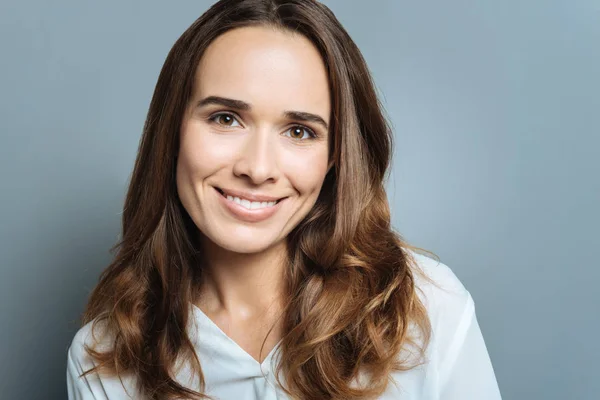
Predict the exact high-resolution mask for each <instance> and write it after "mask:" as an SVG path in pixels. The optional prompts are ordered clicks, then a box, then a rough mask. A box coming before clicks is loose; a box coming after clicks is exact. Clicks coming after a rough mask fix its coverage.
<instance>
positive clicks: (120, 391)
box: [67, 320, 142, 400]
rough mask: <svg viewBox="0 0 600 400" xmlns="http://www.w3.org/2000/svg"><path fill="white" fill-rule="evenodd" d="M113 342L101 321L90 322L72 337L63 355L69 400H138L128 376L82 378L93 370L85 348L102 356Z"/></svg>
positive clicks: (90, 376)
mask: <svg viewBox="0 0 600 400" xmlns="http://www.w3.org/2000/svg"><path fill="white" fill-rule="evenodd" d="M113 340H114V335H112V334H110V332H109V331H108V329H107V328H106V324H105V323H104V321H101V320H93V321H90V322H88V323H86V324H85V325H84V326H82V327H81V328H80V329H79V330H78V331H77V332H76V333H75V335H74V337H73V340H72V341H71V345H70V346H69V350H68V352H67V390H68V398H69V399H74V400H80V399H81V400H83V399H86V400H87V399H96V398H118V399H141V398H142V396H140V394H139V392H138V391H137V390H138V389H137V387H136V385H135V380H134V379H133V378H132V377H131V376H130V375H128V374H124V375H122V376H121V377H117V376H113V375H109V374H105V373H103V372H100V371H98V370H95V371H93V372H91V373H89V374H87V375H85V376H82V374H83V373H84V372H86V371H89V370H90V369H92V368H94V367H96V366H97V363H96V362H95V360H94V359H93V357H92V356H91V355H90V354H89V353H88V352H87V350H86V347H87V348H91V349H93V350H96V351H99V352H105V351H107V350H110V349H111V347H112V346H113Z"/></svg>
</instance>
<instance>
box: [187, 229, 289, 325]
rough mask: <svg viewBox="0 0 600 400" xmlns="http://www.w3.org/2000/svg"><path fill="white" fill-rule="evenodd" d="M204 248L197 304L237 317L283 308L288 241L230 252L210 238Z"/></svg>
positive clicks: (246, 318)
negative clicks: (259, 249) (247, 251)
mask: <svg viewBox="0 0 600 400" xmlns="http://www.w3.org/2000/svg"><path fill="white" fill-rule="evenodd" d="M202 247H203V251H204V260H205V265H203V266H202V268H203V271H202V276H203V279H202V283H201V286H200V290H199V300H198V302H197V305H198V307H200V308H201V309H202V310H203V311H205V312H207V313H209V314H213V315H214V314H224V315H228V316H230V317H231V318H234V319H238V320H250V319H253V318H261V317H263V316H267V315H272V313H276V312H278V311H279V310H280V308H281V306H282V304H283V302H282V300H283V293H284V290H283V289H284V284H285V282H284V272H285V271H284V268H285V267H286V266H287V263H286V257H287V247H286V243H285V241H282V242H280V243H279V244H277V245H275V246H273V247H271V248H269V249H266V250H265V251H263V252H260V253H253V254H244V253H235V252H231V251H229V250H226V249H223V248H222V247H219V246H217V245H215V244H214V243H212V242H210V241H209V240H207V239H205V240H204V243H203V246H202Z"/></svg>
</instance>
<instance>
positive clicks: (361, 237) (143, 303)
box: [83, 0, 437, 400]
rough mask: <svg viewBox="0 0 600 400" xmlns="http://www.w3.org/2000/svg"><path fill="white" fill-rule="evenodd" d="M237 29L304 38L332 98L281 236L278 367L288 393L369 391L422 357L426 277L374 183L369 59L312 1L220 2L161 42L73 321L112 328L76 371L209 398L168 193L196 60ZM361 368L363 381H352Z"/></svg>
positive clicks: (380, 151) (385, 153) (193, 279)
mask: <svg viewBox="0 0 600 400" xmlns="http://www.w3.org/2000/svg"><path fill="white" fill-rule="evenodd" d="M246 26H268V27H273V28H275V29H279V30H282V31H284V32H289V33H290V34H300V35H304V36H305V37H306V38H308V39H309V40H310V41H311V42H312V43H313V44H314V46H315V47H316V48H317V49H318V51H319V53H320V55H321V56H322V59H323V62H324V64H325V66H326V70H327V73H328V80H329V89H330V93H331V102H332V104H331V116H330V117H331V118H330V121H331V123H330V137H331V138H332V140H330V148H329V157H330V160H331V161H333V167H332V168H331V169H330V170H329V172H328V174H327V175H326V177H325V181H324V183H323V186H322V189H321V192H320V194H319V197H318V199H317V201H316V203H315V205H314V207H313V208H312V209H311V211H310V212H309V213H308V215H307V216H306V217H305V218H304V219H303V220H302V221H301V222H300V223H299V224H298V226H296V227H295V228H294V229H293V230H292V231H291V232H290V234H289V235H288V237H287V239H286V240H287V248H288V254H289V257H288V258H287V268H286V270H285V273H286V276H285V285H286V287H285V293H286V302H285V307H284V311H283V313H282V315H281V318H283V320H282V323H283V327H284V331H283V338H282V341H281V343H280V346H279V348H278V351H279V352H280V353H281V357H280V360H282V362H280V363H279V364H278V365H277V373H276V374H275V376H276V377H277V381H278V383H279V384H280V385H281V386H282V388H283V389H284V390H285V391H286V392H287V394H288V395H289V396H290V397H292V398H295V399H303V400H304V399H315V400H317V399H318V400H325V399H343V400H351V399H368V398H373V397H376V396H378V395H380V394H381V393H383V392H384V391H385V389H386V387H387V385H388V383H389V382H390V374H391V372H393V371H406V370H409V369H412V368H414V367H416V366H418V365H421V364H423V363H424V362H425V361H426V359H425V349H426V347H427V345H428V343H429V340H430V334H431V323H430V321H429V318H428V314H427V311H426V308H425V306H424V304H423V303H422V302H421V300H420V299H419V296H418V295H417V291H418V289H419V288H418V287H417V286H416V284H415V280H416V279H415V278H416V274H422V276H423V277H424V278H425V279H427V277H426V276H425V274H424V273H423V272H422V271H420V270H419V268H418V266H417V263H416V262H415V260H414V258H413V257H411V255H410V253H409V252H408V251H407V249H413V250H423V249H421V248H418V247H414V246H412V245H409V244H408V243H407V242H406V241H405V240H404V239H403V238H402V236H401V235H400V234H399V233H397V232H395V231H394V229H393V228H392V226H391V222H390V209H389V204H388V200H387V196H386V192H385V186H384V185H385V182H386V179H387V177H388V167H389V163H390V160H391V155H392V138H393V136H392V132H391V127H390V124H389V123H388V121H387V119H386V118H385V116H384V114H383V108H382V106H381V103H380V101H379V99H378V97H377V95H376V92H375V86H374V83H373V80H372V77H371V75H370V73H369V70H368V67H367V65H366V63H365V61H364V59H363V57H362V55H361V53H360V51H359V49H358V48H357V46H356V45H355V43H354V42H353V41H352V39H351V38H350V36H349V35H348V33H347V32H346V31H345V30H344V28H343V27H342V25H341V24H340V23H339V21H338V20H337V19H336V17H335V16H334V14H333V13H332V12H331V11H330V10H329V9H328V8H327V7H326V6H325V5H323V4H321V3H319V2H317V1H313V0H221V1H218V2H217V3H216V4H214V5H213V6H212V7H211V8H210V9H209V10H208V11H206V12H205V13H204V14H203V15H201V16H200V17H199V18H198V19H197V20H196V21H195V22H193V24H192V25H191V26H190V27H189V28H188V29H187V30H186V31H185V32H184V33H183V34H182V35H181V36H180V37H179V39H178V40H177V41H176V42H175V44H174V45H173V47H172V48H171V50H170V52H169V53H168V56H167V58H166V60H165V62H164V65H163V67H162V70H161V72H160V75H159V77H158V81H157V83H156V87H155V90H154V94H153V96H152V100H151V103H150V107H149V110H148V114H147V118H146V121H145V124H144V127H143V133H142V137H141V139H140V143H139V148H138V154H137V158H136V161H135V165H134V169H133V172H132V175H131V177H130V183H129V187H128V190H127V194H126V198H125V204H124V208H123V215H122V234H121V237H120V238H119V241H118V243H117V244H115V245H114V246H113V247H112V248H111V253H113V254H114V258H113V260H112V262H111V263H110V265H109V266H108V267H107V268H106V269H105V270H104V271H103V272H102V274H101V276H100V279H99V282H98V284H97V285H96V287H95V288H94V289H93V291H92V293H91V295H90V298H89V301H88V304H87V307H86V310H85V313H84V316H83V324H86V323H88V322H90V321H93V325H96V324H97V323H99V322H102V324H103V325H104V326H105V327H107V328H108V329H109V330H110V332H112V336H111V338H112V339H111V346H110V348H109V349H107V350H105V351H99V350H98V349H95V348H93V347H91V346H86V350H87V352H88V353H89V354H90V355H91V356H92V357H93V358H94V359H95V361H96V366H95V367H94V368H93V369H91V370H88V371H86V372H85V373H86V374H87V373H91V372H92V371H98V370H103V371H108V372H109V373H112V374H116V375H118V376H121V374H123V373H125V372H127V373H130V374H133V375H134V376H135V377H136V382H137V384H138V385H139V389H140V390H141V392H142V393H144V396H146V397H147V398H149V399H176V398H186V399H210V398H211V397H210V396H208V395H207V394H206V393H203V390H204V389H205V380H204V377H203V373H202V366H201V363H202V360H200V359H199V358H198V355H197V354H196V353H195V351H194V346H193V343H192V338H190V337H188V333H187V330H186V329H184V328H185V327H187V326H188V324H189V323H190V322H191V321H190V318H191V317H190V315H191V314H190V307H191V304H192V302H193V301H194V299H196V298H197V296H198V288H199V286H200V282H201V281H202V279H203V265H204V262H203V251H202V248H201V246H200V243H201V240H199V239H200V238H201V236H200V235H202V232H200V231H199V229H198V228H197V227H196V226H195V224H194V223H193V221H192V220H191V218H190V216H189V215H188V213H187V211H186V210H185V208H184V207H183V206H182V204H181V202H180V200H179V198H178V195H177V190H176V183H175V182H176V181H175V171H176V168H175V166H176V158H177V153H178V151H179V132H180V128H181V124H182V118H183V117H184V111H185V109H186V106H187V104H188V102H189V101H190V98H191V95H192V90H193V85H194V76H195V70H196V68H197V66H198V64H199V61H200V58H201V57H202V55H203V53H204V52H205V50H206V48H207V47H208V46H209V45H210V43H211V42H212V41H213V40H214V39H215V38H217V37H218V36H219V35H221V34H223V33H225V32H227V31H229V30H231V29H235V28H239V27H246ZM427 253H430V252H427ZM430 254H433V253H430ZM436 258H437V256H436ZM200 334H201V333H200ZM265 340H266V338H265ZM263 346H264V342H263ZM409 347H410V348H416V349H418V351H417V352H416V354H417V355H418V357H417V358H415V359H410V358H409V357H404V356H403V354H404V352H403V351H402V350H403V349H406V348H409ZM409 353H411V354H414V352H412V351H411V352H409ZM180 358H181V359H183V360H185V361H187V362H189V365H190V367H191V368H192V370H193V371H194V372H195V373H196V374H197V376H198V378H199V382H200V391H195V390H192V389H191V388H188V387H185V386H183V385H182V384H180V383H179V382H178V381H177V380H176V379H175V374H174V366H175V363H176V361H177V360H179V359H180ZM359 372H360V374H364V377H366V379H367V380H366V381H364V379H365V378H364V377H363V378H361V382H362V383H361V384H360V385H358V384H353V382H354V383H356V382H358V381H357V379H358V376H359ZM280 374H281V375H282V376H283V377H284V378H285V379H283V380H280V377H279V376H280Z"/></svg>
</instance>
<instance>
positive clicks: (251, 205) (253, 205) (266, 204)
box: [227, 195, 277, 210]
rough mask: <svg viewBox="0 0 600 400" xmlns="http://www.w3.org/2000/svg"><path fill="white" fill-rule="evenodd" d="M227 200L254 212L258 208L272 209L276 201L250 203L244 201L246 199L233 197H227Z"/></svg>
mask: <svg viewBox="0 0 600 400" xmlns="http://www.w3.org/2000/svg"><path fill="white" fill-rule="evenodd" d="M227 200H229V201H234V202H236V203H237V204H239V205H241V206H242V207H244V208H247V209H248V210H256V209H259V208H267V207H273V206H274V205H275V204H276V203H277V202H276V201H262V202H261V201H250V200H246V199H240V198H239V197H233V196H229V195H227Z"/></svg>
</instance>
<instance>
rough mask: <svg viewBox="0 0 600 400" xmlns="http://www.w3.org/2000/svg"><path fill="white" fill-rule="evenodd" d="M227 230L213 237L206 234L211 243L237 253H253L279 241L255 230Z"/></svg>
mask: <svg viewBox="0 0 600 400" xmlns="http://www.w3.org/2000/svg"><path fill="white" fill-rule="evenodd" d="M241 231H242V232H235V233H234V232H228V233H224V234H220V235H216V236H213V237H210V236H207V239H208V240H210V241H211V242H212V243H213V245H216V246H218V247H220V248H222V249H224V250H227V251H230V252H232V253H239V254H254V253H261V252H264V251H266V250H268V249H270V248H272V247H273V246H275V245H277V244H278V243H280V242H281V239H279V238H276V237H268V236H267V235H264V234H263V235H260V234H257V233H256V232H251V231H247V232H243V231H244V230H241Z"/></svg>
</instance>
